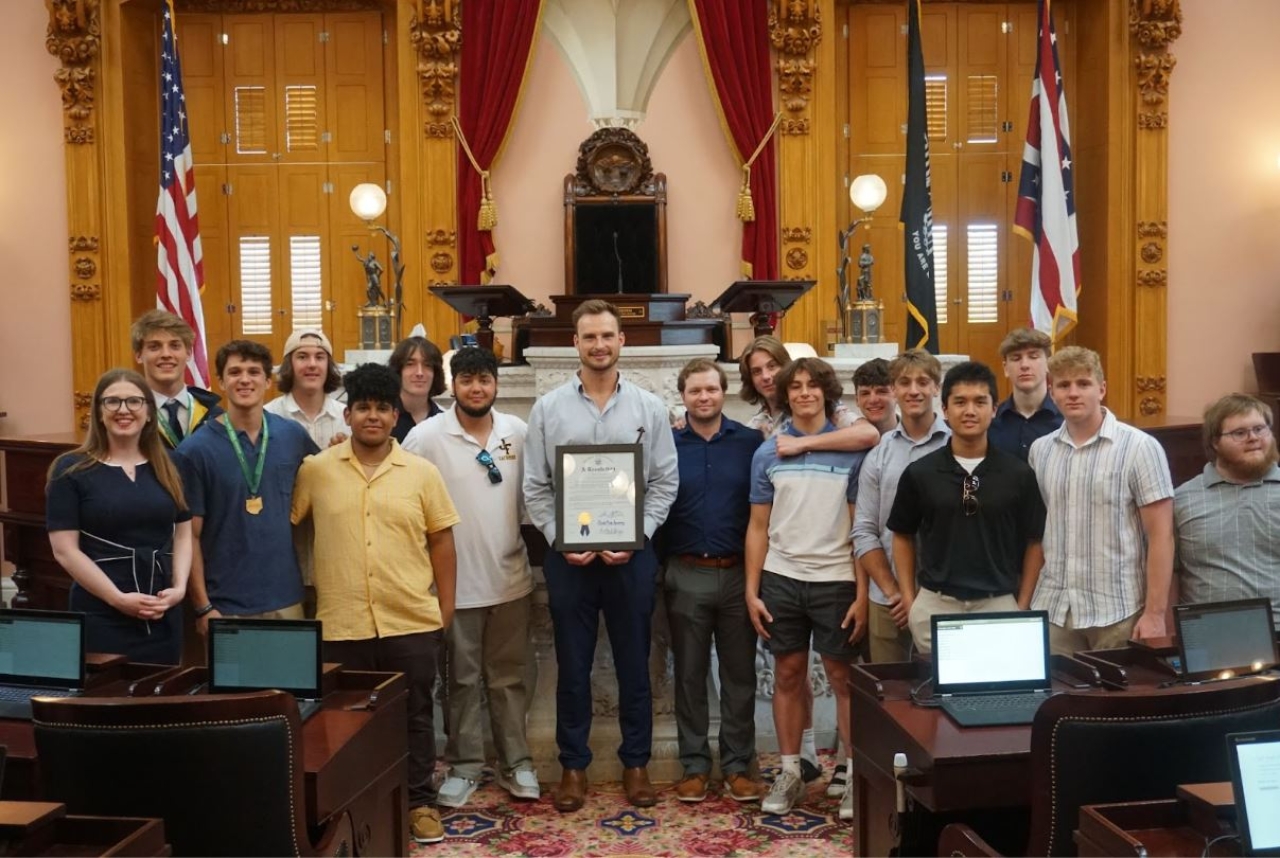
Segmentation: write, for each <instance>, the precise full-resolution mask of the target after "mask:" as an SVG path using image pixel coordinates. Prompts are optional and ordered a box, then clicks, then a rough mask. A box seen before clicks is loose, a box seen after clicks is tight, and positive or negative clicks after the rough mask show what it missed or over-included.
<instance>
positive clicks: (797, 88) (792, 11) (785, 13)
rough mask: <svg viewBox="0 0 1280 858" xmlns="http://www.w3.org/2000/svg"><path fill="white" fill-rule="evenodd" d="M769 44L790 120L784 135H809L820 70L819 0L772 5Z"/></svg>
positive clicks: (785, 120)
mask: <svg viewBox="0 0 1280 858" xmlns="http://www.w3.org/2000/svg"><path fill="white" fill-rule="evenodd" d="M769 41H770V42H772V44H773V47H774V50H776V51H777V52H778V63H777V69H778V95H779V100H780V101H781V102H782V106H783V107H784V108H785V109H786V111H787V116H785V117H784V118H783V120H782V123H781V124H780V125H779V126H778V130H779V131H780V132H782V133H783V134H808V133H809V127H810V121H809V115H808V114H809V97H810V96H811V95H812V94H813V76H814V73H815V72H816V71H817V68H818V61H817V58H816V56H815V55H814V49H815V48H816V47H817V46H818V43H819V42H820V41H822V12H821V9H820V6H819V3H818V0H777V2H776V4H775V3H772V2H771V3H770V4H769Z"/></svg>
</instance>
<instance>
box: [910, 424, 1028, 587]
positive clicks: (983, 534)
mask: <svg viewBox="0 0 1280 858" xmlns="http://www.w3.org/2000/svg"><path fill="white" fill-rule="evenodd" d="M968 475H969V474H968V472H967V471H966V470H965V469H964V468H963V467H961V466H960V463H959V462H957V461H956V460H955V456H954V455H952V453H951V442H949V441H948V442H947V446H945V447H943V448H941V449H939V450H935V451H934V452H932V453H930V454H929V455H927V456H925V457H923V458H921V459H918V460H916V461H914V462H912V463H911V464H910V465H908V466H907V469H906V470H905V471H903V473H902V481H901V482H899V483H898V494H897V496H896V497H895V498H894V500H893V509H892V511H891V512H890V513H889V522H888V528H889V529H890V530H892V531H893V532H894V533H906V534H916V582H917V583H918V584H919V585H920V586H921V587H926V588H928V589H930V590H934V591H936V592H939V593H942V594H944V595H947V596H954V597H955V598H957V599H985V598H987V597H989V596H1004V595H1008V594H1011V593H1016V592H1017V590H1018V579H1019V577H1020V575H1021V574H1022V560H1023V556H1024V555H1025V553H1026V549H1027V543H1028V542H1035V541H1039V540H1040V539H1042V538H1043V537H1044V517H1045V511H1044V501H1043V500H1041V498H1040V488H1039V486H1038V485H1037V484H1036V475H1035V473H1034V472H1033V471H1032V470H1031V466H1030V465H1028V464H1026V463H1025V462H1022V461H1019V459H1018V457H1017V456H1014V455H1011V454H1009V453H1006V452H1004V451H1002V450H1000V449H998V448H996V447H993V446H990V445H988V447H987V456H986V458H985V459H983V460H982V462H981V463H980V464H979V465H978V467H977V468H975V469H974V472H973V475H974V476H975V477H977V478H978V489H977V491H976V492H975V493H974V494H975V496H976V497H977V499H978V511H977V513H976V514H974V515H965V514H964V508H963V506H962V505H961V502H960V500H961V498H962V497H963V496H964V480H965V477H967V476H968Z"/></svg>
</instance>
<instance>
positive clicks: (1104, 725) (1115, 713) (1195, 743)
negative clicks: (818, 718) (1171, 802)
mask: <svg viewBox="0 0 1280 858" xmlns="http://www.w3.org/2000/svg"><path fill="white" fill-rule="evenodd" d="M1277 725H1280V680H1276V679H1272V678H1254V679H1247V680H1237V681H1234V682H1230V683H1223V684H1210V685H1202V686H1197V687H1188V688H1174V689H1144V690H1135V691H1124V692H1104V691H1098V692H1089V693H1085V694H1059V695H1056V696H1054V697H1052V698H1050V699H1049V700H1048V701H1046V702H1045V704H1044V705H1043V706H1041V707H1040V711H1039V712H1037V713H1036V720H1035V723H1034V724H1033V725H1032V728H1031V772H1032V774H1031V838H1030V842H1029V843H1028V845H1027V850H1026V854H1027V855H1075V854H1076V845H1075V840H1074V838H1073V833H1074V831H1075V829H1076V827H1077V820H1078V818H1079V813H1080V808H1081V807H1082V806H1083V805H1089V804H1108V803H1112V802H1129V801H1147V800H1157V799H1171V798H1173V797H1174V793H1175V790H1176V788H1177V786H1178V785H1179V784H1187V783H1204V782H1207V781H1226V780H1230V779H1231V771H1230V767H1229V763H1228V760H1227V745H1226V740H1225V737H1226V735H1227V734H1228V733H1239V732H1243V731H1249V730H1263V729H1275V728H1276V727H1277ZM938 854H939V855H953V856H954V855H996V854H998V853H996V852H995V850H993V849H992V848H991V846H990V845H989V844H987V843H986V841H984V840H983V839H982V837H980V836H979V835H978V834H977V832H975V831H974V830H973V829H972V828H970V827H969V826H967V825H964V824H952V825H948V826H947V827H946V828H944V829H943V831H942V836H941V837H940V838H939V840H938Z"/></svg>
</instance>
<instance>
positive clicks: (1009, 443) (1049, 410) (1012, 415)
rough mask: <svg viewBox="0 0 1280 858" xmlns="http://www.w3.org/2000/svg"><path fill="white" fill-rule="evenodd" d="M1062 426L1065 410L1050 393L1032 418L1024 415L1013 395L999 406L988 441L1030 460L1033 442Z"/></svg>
mask: <svg viewBox="0 0 1280 858" xmlns="http://www.w3.org/2000/svg"><path fill="white" fill-rule="evenodd" d="M1061 425H1062V412H1061V411H1059V410H1058V406H1056V405H1054V404H1053V399H1052V398H1051V397H1050V396H1049V394H1047V393H1046V394H1045V396H1044V402H1041V403H1040V407H1039V408H1038V409H1036V413H1035V414H1032V415H1031V416H1030V417H1023V416H1022V414H1020V413H1019V412H1018V409H1017V408H1015V407H1014V405H1013V397H1012V396H1010V397H1009V398H1008V399H1006V400H1005V401H1004V402H1001V403H1000V405H999V407H998V408H996V416H995V418H994V419H993V420H992V421H991V428H990V429H988V430H987V441H989V442H990V443H991V444H992V445H993V446H995V447H999V448H1000V449H1001V450H1004V451H1005V452H1006V453H1012V454H1013V455H1015V456H1017V457H1018V458H1019V459H1021V460H1022V461H1024V462H1025V461H1026V460H1027V453H1028V451H1030V450H1031V444H1032V442H1034V441H1035V440H1036V439H1037V438H1040V437H1042V436H1044V435H1048V434H1049V433H1050V432H1053V431H1054V430H1056V429H1057V428H1058V427H1059V426H1061Z"/></svg>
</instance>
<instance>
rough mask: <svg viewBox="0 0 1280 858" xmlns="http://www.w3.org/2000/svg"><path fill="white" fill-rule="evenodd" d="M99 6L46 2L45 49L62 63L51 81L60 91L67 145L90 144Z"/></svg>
mask: <svg viewBox="0 0 1280 858" xmlns="http://www.w3.org/2000/svg"><path fill="white" fill-rule="evenodd" d="M98 4H99V0H45V5H46V6H47V7H48V9H49V27H48V29H47V30H46V31H45V40H44V47H45V50H47V51H48V52H49V53H51V54H53V55H54V56H55V57H57V58H58V59H59V60H60V61H61V62H62V68H60V69H58V70H57V71H56V72H54V73H53V79H54V82H56V83H57V84H58V88H59V89H60V90H62V112H63V114H64V130H63V133H64V135H65V138H66V141H67V142H68V143H77V144H79V143H92V142H93V123H92V119H93V108H94V98H95V93H96V89H97V70H96V69H95V67H94V62H95V61H96V60H97V57H98V51H99V50H101V48H102V24H101V20H100V17H99V15H98V9H99V5H98Z"/></svg>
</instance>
